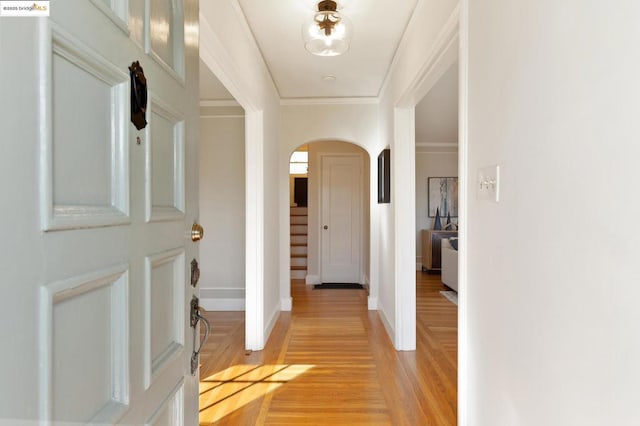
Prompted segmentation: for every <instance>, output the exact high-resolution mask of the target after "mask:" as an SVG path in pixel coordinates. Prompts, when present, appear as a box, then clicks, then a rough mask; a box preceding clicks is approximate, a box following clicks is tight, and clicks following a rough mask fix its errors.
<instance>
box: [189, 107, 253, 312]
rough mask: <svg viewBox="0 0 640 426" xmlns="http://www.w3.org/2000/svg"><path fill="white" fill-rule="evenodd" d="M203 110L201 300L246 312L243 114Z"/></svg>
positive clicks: (218, 307)
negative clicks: (203, 230)
mask: <svg viewBox="0 0 640 426" xmlns="http://www.w3.org/2000/svg"><path fill="white" fill-rule="evenodd" d="M231 112H232V113H233V115H230V112H229V111H219V108H201V118H200V224H201V225H202V226H203V227H204V229H205V238H204V239H203V240H202V241H201V242H200V271H201V276H200V298H201V305H202V306H203V307H204V308H205V309H206V310H209V311H238V310H244V308H245V251H246V246H245V184H246V182H245V164H244V162H245V152H244V151H245V147H244V145H245V137H244V136H245V135H244V125H245V124H244V111H243V110H242V108H237V110H236V111H231Z"/></svg>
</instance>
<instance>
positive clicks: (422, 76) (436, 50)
mask: <svg viewBox="0 0 640 426" xmlns="http://www.w3.org/2000/svg"><path fill="white" fill-rule="evenodd" d="M418 3H420V2H418ZM420 7H425V6H424V4H423V5H421V6H420ZM418 8H419V6H418V5H416V8H415V9H414V11H413V14H412V15H411V19H410V20H409V23H408V25H407V27H406V29H405V32H404V34H403V35H402V38H401V39H400V44H399V46H398V49H397V50H396V53H395V55H394V57H393V60H392V62H391V66H390V67H389V70H388V72H387V75H386V76H385V79H384V81H383V83H382V86H381V88H380V92H379V94H378V96H379V97H383V96H384V95H385V94H386V92H387V90H389V89H390V87H391V79H392V78H393V76H394V75H395V74H396V71H397V69H398V67H399V66H400V65H399V62H400V59H401V58H402V57H404V56H406V55H408V54H409V53H410V52H409V51H408V50H407V49H409V47H408V46H407V40H408V38H409V37H410V34H411V32H413V31H414V29H415V28H414V27H416V25H418V23H417V18H416V16H417V15H416V11H418ZM459 25H460V5H459V4H458V5H456V7H455V8H454V9H453V11H452V12H451V14H450V15H449V17H448V18H447V20H446V21H445V23H444V25H443V27H442V29H441V30H440V31H439V32H438V34H437V35H436V37H435V39H434V42H433V46H432V47H431V49H430V51H429V52H428V53H427V55H426V56H425V57H424V60H423V61H422V65H421V66H420V68H419V69H418V70H417V72H416V73H415V77H414V79H413V80H412V81H410V82H409V83H408V85H407V87H405V88H404V89H403V90H401V91H400V92H399V93H397V94H396V95H398V96H399V97H398V98H397V99H393V101H394V103H396V104H404V106H415V105H417V103H418V102H419V101H420V100H421V99H422V98H423V97H424V95H425V94H426V92H427V91H428V90H429V89H430V88H431V87H432V86H433V85H434V84H435V83H436V82H437V80H438V78H439V77H441V76H442V72H444V70H438V69H437V68H438V65H441V64H442V63H443V62H445V61H446V59H447V58H446V56H447V54H450V53H451V52H454V51H455V53H456V58H457V56H458V55H457V51H458V49H457V48H456V49H452V46H453V45H454V43H457V42H458V34H459ZM438 71H440V72H441V73H440V75H436V74H437V73H438ZM434 77H436V78H434ZM427 80H432V81H431V82H430V86H429V87H425V85H426V82H427ZM421 91H422V92H424V93H419V92H421Z"/></svg>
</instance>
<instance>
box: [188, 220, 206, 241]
mask: <svg viewBox="0 0 640 426" xmlns="http://www.w3.org/2000/svg"><path fill="white" fill-rule="evenodd" d="M203 237H204V228H203V227H202V225H200V224H197V223H194V224H193V226H192V227H191V241H200V240H201V239H202V238H203Z"/></svg>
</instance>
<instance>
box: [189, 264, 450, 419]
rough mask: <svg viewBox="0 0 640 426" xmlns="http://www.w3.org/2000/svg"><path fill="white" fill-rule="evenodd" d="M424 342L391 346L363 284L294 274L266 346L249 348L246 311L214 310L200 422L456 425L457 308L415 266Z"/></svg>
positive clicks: (432, 277) (203, 358)
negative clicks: (332, 283) (288, 303)
mask: <svg viewBox="0 0 640 426" xmlns="http://www.w3.org/2000/svg"><path fill="white" fill-rule="evenodd" d="M416 281H417V288H418V290H417V316H418V321H417V327H418V329H417V336H418V342H417V350H416V351H415V352H397V351H395V350H394V349H393V346H392V344H391V342H390V341H389V338H388V337H387V334H386V332H385V330H384V326H383V324H382V322H381V321H380V319H379V317H378V313H377V312H368V311H367V310H366V305H367V302H366V292H365V291H362V290H313V289H312V288H310V286H306V285H305V284H304V281H301V280H300V281H298V280H294V281H293V284H292V296H293V298H294V304H293V311H292V312H291V313H289V312H283V313H282V314H281V316H280V319H279V320H278V322H277V324H276V326H275V329H274V331H273V333H272V335H271V338H270V339H269V341H268V342H267V346H266V347H265V350H263V351H261V352H256V353H245V352H244V350H243V347H244V312H208V313H206V316H207V318H208V319H209V320H210V322H211V324H212V335H211V337H210V338H209V341H208V342H207V344H206V345H205V347H204V348H203V351H202V355H201V383H200V394H201V396H200V410H201V412H200V424H201V425H209V424H220V425H222V424H228V425H254V424H290V425H294V424H331V425H338V424H345V425H347V424H348V425H357V424H360V425H387V424H388V425H405V424H406V425H418V424H429V425H455V424H456V407H457V404H456V399H457V390H456V380H457V309H456V306H455V305H453V304H452V303H451V302H449V301H448V300H447V299H445V298H444V297H443V296H442V295H441V294H440V293H439V291H440V290H444V289H445V287H444V286H443V285H442V284H441V283H440V276H439V275H428V274H423V273H421V272H417V278H416Z"/></svg>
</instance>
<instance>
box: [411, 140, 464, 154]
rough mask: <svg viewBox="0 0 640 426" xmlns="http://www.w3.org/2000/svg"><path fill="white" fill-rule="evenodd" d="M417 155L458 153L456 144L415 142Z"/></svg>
mask: <svg viewBox="0 0 640 426" xmlns="http://www.w3.org/2000/svg"><path fill="white" fill-rule="evenodd" d="M416 152H417V153H432V154H436V153H440V154H447V153H455V152H458V144H457V143H456V142H416Z"/></svg>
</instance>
